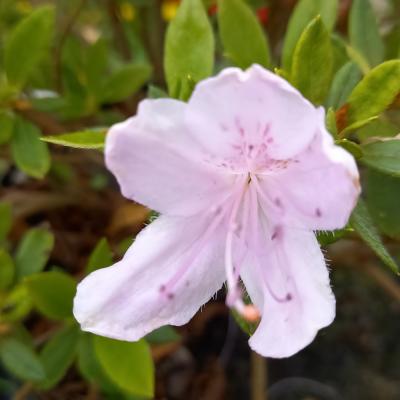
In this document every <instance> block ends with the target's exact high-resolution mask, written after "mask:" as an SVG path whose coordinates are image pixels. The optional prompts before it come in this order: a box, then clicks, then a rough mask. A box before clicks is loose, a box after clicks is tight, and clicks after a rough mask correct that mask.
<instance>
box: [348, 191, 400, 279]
mask: <svg viewBox="0 0 400 400" xmlns="http://www.w3.org/2000/svg"><path fill="white" fill-rule="evenodd" d="M350 224H351V226H352V227H353V228H354V229H355V230H356V232H357V233H358V234H359V235H360V237H361V239H363V240H364V242H365V243H366V244H367V245H368V246H369V247H370V248H371V249H372V250H373V251H374V252H375V254H376V255H377V256H378V257H379V258H380V259H381V260H382V261H383V262H384V263H385V264H386V265H387V266H388V267H389V268H391V269H392V270H393V271H394V272H396V273H397V272H398V271H399V267H398V265H397V264H396V262H395V261H394V260H393V258H392V256H391V255H390V254H389V253H388V251H387V250H386V247H385V246H384V244H383V243H382V239H381V238H380V236H379V233H378V231H377V229H376V227H375V225H374V222H373V220H372V218H371V216H370V214H369V212H368V209H367V207H366V205H365V203H364V201H363V200H362V199H360V200H359V201H358V204H357V207H356V208H355V209H354V211H353V214H352V215H351V218H350Z"/></svg>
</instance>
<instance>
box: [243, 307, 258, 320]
mask: <svg viewBox="0 0 400 400" xmlns="http://www.w3.org/2000/svg"><path fill="white" fill-rule="evenodd" d="M241 314H242V317H243V318H244V319H245V320H246V321H248V322H258V321H259V320H260V319H261V315H260V312H259V311H258V310H257V308H256V307H255V306H254V305H253V304H247V305H245V306H244V308H243V310H242V313H241Z"/></svg>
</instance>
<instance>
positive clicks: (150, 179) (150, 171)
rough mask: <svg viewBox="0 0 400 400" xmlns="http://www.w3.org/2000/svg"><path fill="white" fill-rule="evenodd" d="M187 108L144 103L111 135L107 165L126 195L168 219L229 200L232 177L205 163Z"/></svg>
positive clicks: (167, 103) (178, 104) (177, 104)
mask: <svg viewBox="0 0 400 400" xmlns="http://www.w3.org/2000/svg"><path fill="white" fill-rule="evenodd" d="M185 111H186V104H185V103H182V102H179V101H176V100H171V99H159V100H144V101H143V102H142V103H141V104H140V106H139V111H138V114H137V116H136V117H133V118H130V119H128V120H127V121H125V122H122V123H119V124H117V125H114V126H113V127H112V128H111V129H110V131H109V134H108V135H107V142H106V149H105V157H106V165H107V167H108V168H109V169H110V170H111V171H112V173H113V174H114V175H115V176H116V178H117V180H118V182H119V184H120V186H121V191H122V194H123V195H124V196H125V197H128V198H130V199H133V200H135V201H137V202H139V203H141V204H144V205H146V206H148V207H149V208H152V209H154V210H157V211H159V212H161V213H165V214H168V215H178V216H187V215H193V214H195V213H197V212H199V211H202V210H204V209H206V208H207V207H209V205H210V203H213V202H217V201H219V200H221V199H223V198H224V196H225V194H226V192H227V189H228V188H229V186H228V185H229V183H230V179H229V177H228V176H226V175H224V174H222V173H220V172H218V171H216V170H215V169H212V168H210V166H207V165H206V164H205V163H204V162H203V161H202V158H201V157H202V156H201V150H200V148H199V146H198V144H197V143H196V142H195V141H193V140H191V137H190V135H188V134H187V128H186V126H185V124H184V122H183V119H184V115H185Z"/></svg>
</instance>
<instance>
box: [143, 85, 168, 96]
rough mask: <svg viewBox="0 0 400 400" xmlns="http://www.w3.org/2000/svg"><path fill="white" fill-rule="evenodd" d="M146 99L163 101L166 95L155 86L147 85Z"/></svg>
mask: <svg viewBox="0 0 400 400" xmlns="http://www.w3.org/2000/svg"><path fill="white" fill-rule="evenodd" d="M147 97H148V98H149V99H163V98H168V93H167V92H166V91H165V90H164V89H161V88H160V87H158V86H156V85H149V87H148V90H147Z"/></svg>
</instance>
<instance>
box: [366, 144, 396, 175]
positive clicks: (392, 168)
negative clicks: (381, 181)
mask: <svg viewBox="0 0 400 400" xmlns="http://www.w3.org/2000/svg"><path fill="white" fill-rule="evenodd" d="M363 151H364V157H363V158H362V161H363V162H364V163H365V164H367V165H368V166H369V167H371V168H374V169H377V170H379V171H381V172H383V173H386V174H390V175H395V176H397V177H400V140H399V139H394V140H385V141H379V142H373V143H368V144H366V145H365V146H363Z"/></svg>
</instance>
